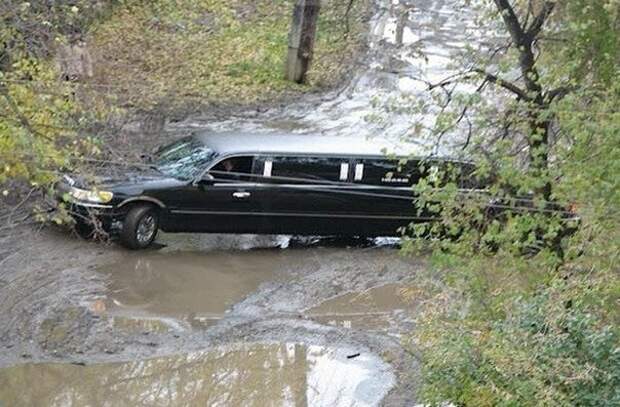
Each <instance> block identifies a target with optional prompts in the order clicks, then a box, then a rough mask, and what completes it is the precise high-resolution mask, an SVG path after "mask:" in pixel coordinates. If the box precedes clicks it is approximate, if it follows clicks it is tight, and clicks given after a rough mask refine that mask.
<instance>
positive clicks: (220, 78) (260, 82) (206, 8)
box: [89, 0, 369, 109]
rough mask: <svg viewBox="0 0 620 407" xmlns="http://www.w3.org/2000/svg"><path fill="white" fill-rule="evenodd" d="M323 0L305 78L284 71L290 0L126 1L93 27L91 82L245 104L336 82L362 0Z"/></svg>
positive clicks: (358, 43)
mask: <svg viewBox="0 0 620 407" xmlns="http://www.w3.org/2000/svg"><path fill="white" fill-rule="evenodd" d="M346 3H347V2H342V1H337V0H333V1H325V2H324V3H323V7H322V10H321V16H320V20H319V30H318V34H317V40H316V47H315V57H314V61H313V65H312V69H311V70H310V72H309V74H308V83H307V84H306V85H298V84H295V83H291V82H289V81H286V80H285V78H284V62H285V58H286V53H287V47H288V31H289V25H290V20H291V13H292V9H293V1H292V0H279V1H267V0H255V1H252V0H236V1H234V0H233V1H225V0H199V1H192V0H178V1H176V2H169V1H164V0H157V1H153V2H144V1H133V2H131V1H129V2H126V3H124V5H123V6H120V7H119V8H117V9H116V10H115V12H114V13H112V15H111V16H110V18H108V19H107V20H106V21H105V22H103V23H101V24H99V25H98V26H96V27H95V28H94V29H93V30H92V32H91V36H90V44H89V45H90V47H91V49H92V52H93V54H94V56H95V61H96V64H95V77H94V78H93V82H96V83H105V84H109V85H110V88H106V89H112V90H111V92H110V93H111V94H112V96H114V97H115V99H116V100H117V102H120V103H121V104H122V105H129V106H136V107H140V108H147V109H148V108H149V107H154V106H161V105H170V104H181V105H187V104H196V103H198V104H202V103H209V102H217V103H233V104H252V103H257V102H261V101H268V100H274V99H277V98H279V97H282V96H285V95H291V94H301V93H303V92H309V91H316V90H319V89H324V88H327V87H330V86H333V85H335V84H337V83H338V82H339V81H340V80H341V79H342V77H343V74H344V72H345V71H346V69H347V62H349V61H350V60H351V59H352V58H353V57H354V56H355V54H356V53H357V52H359V50H361V49H362V47H363V43H364V41H363V37H364V32H365V29H366V27H365V23H364V22H363V16H364V13H366V12H367V10H368V7H369V6H368V3H367V2H365V1H359V2H355V3H354V8H353V9H352V10H351V12H350V19H349V21H350V32H349V33H345V23H344V20H343V18H344V15H345V12H346Z"/></svg>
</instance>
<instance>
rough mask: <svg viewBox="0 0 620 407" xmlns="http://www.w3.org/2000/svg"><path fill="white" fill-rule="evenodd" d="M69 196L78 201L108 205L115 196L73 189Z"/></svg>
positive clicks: (107, 193) (105, 192)
mask: <svg viewBox="0 0 620 407" xmlns="http://www.w3.org/2000/svg"><path fill="white" fill-rule="evenodd" d="M69 195H70V196H71V197H72V198H73V199H76V200H78V201H86V202H95V203H107V202H110V201H111V200H112V197H113V196H114V194H113V193H112V192H109V191H96V190H86V189H79V188H75V187H72V188H71V189H70V190H69Z"/></svg>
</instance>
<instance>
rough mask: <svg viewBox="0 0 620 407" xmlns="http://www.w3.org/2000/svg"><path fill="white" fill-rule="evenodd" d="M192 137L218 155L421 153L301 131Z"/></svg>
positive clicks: (388, 144) (383, 141)
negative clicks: (299, 132) (300, 132)
mask: <svg viewBox="0 0 620 407" xmlns="http://www.w3.org/2000/svg"><path fill="white" fill-rule="evenodd" d="M194 137H195V138H196V139H198V140H200V141H201V142H202V143H204V144H205V145H207V146H208V147H209V148H211V149H213V150H214V151H215V152H216V153H218V154H220V155H229V154H244V153H248V154H250V153H252V154H256V153H260V154H291V153H292V154H317V155H340V156H342V155H344V156H384V155H386V154H394V155H397V156H403V157H404V156H411V155H421V154H422V148H421V147H420V146H418V145H415V144H412V143H396V142H392V141H389V140H386V139H382V138H379V137H377V138H374V137H373V138H370V139H367V138H364V137H338V136H317V135H302V134H247V133H237V132H225V133H216V134H214V133H206V132H205V133H197V134H195V135H194Z"/></svg>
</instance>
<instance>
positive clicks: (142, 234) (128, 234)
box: [120, 204, 159, 250]
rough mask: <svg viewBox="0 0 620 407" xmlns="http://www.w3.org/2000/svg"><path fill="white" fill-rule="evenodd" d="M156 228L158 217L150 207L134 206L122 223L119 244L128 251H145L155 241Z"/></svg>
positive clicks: (155, 211) (157, 226)
mask: <svg viewBox="0 0 620 407" xmlns="http://www.w3.org/2000/svg"><path fill="white" fill-rule="evenodd" d="M158 228H159V217H158V214H157V210H156V209H155V208H154V207H153V206H152V205H147V204H144V205H137V206H134V207H133V208H131V209H130V210H129V212H128V213H127V216H125V220H124V221H123V230H122V232H121V234H120V238H121V243H122V244H123V246H125V247H127V248H129V249H133V250H139V249H145V248H147V247H148V246H150V245H151V243H153V240H155V237H156V236H157V230H158Z"/></svg>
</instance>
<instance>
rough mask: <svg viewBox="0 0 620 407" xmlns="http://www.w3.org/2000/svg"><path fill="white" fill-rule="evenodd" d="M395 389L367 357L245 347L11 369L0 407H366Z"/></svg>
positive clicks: (0, 373)
mask: <svg viewBox="0 0 620 407" xmlns="http://www.w3.org/2000/svg"><path fill="white" fill-rule="evenodd" d="M394 382H395V378H394V375H393V373H392V372H391V370H390V368H389V367H388V365H387V364H385V363H384V362H383V361H382V360H381V359H380V358H378V357H376V356H374V355H372V354H368V353H364V352H359V351H356V350H351V349H330V348H325V347H320V346H305V345H301V344H293V343H290V344H249V345H233V346H227V347H221V348H216V349H214V350H209V351H205V352H199V353H193V354H188V355H183V356H169V357H162V358H156V359H147V360H139V361H133V362H122V363H107V364H93V365H86V366H80V365H71V364H59V363H47V364H24V365H17V366H13V367H10V368H5V369H2V370H0V405H7V406H14V405H40V406H66V405H98V406H138V405H149V406H157V405H162V406H163V405H165V406H170V405H178V406H185V405H246V406H254V405H255V406H270V405H278V406H281V405H291V406H293V405H294V406H297V405H299V406H304V405H309V406H326V405H347V406H372V405H377V404H379V402H380V401H381V399H382V398H383V397H384V396H385V395H386V394H387V392H388V391H389V390H390V388H391V387H392V386H393V384H394Z"/></svg>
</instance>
